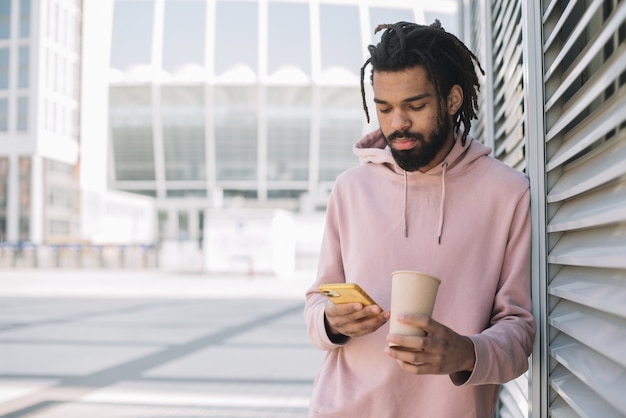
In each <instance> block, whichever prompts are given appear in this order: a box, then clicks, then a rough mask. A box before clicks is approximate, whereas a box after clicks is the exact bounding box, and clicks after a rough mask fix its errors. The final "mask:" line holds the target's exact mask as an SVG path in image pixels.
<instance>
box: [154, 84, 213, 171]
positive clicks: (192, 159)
mask: <svg viewBox="0 0 626 418" xmlns="http://www.w3.org/2000/svg"><path fill="white" fill-rule="evenodd" d="M161 120H162V124H163V147H164V159H165V178H166V180H204V179H206V166H205V161H206V158H205V156H206V152H205V138H204V137H205V133H204V129H205V128H204V87H203V86H191V87H183V86H167V87H163V88H162V91H161Z"/></svg>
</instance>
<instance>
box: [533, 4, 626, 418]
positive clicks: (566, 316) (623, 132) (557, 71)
mask: <svg viewBox="0 0 626 418" xmlns="http://www.w3.org/2000/svg"><path fill="white" fill-rule="evenodd" d="M544 3H545V4H544V9H543V32H544V40H545V41H544V45H543V59H544V68H545V73H544V84H545V90H544V91H545V103H544V111H545V114H546V116H545V127H546V135H545V141H546V151H547V152H546V173H547V178H546V181H547V184H548V185H549V187H548V192H547V196H546V198H547V210H548V214H549V216H548V219H546V226H547V233H548V237H547V238H548V243H549V251H548V254H547V255H546V256H547V261H548V281H549V283H548V289H547V292H548V306H549V312H547V316H546V317H547V324H544V326H545V327H546V331H547V336H548V339H549V341H550V343H549V349H548V353H549V357H548V358H547V361H546V365H547V367H548V368H549V376H548V381H547V382H545V383H544V384H546V385H547V386H548V398H549V404H548V411H546V414H545V416H554V417H561V416H567V417H578V416H580V417H622V416H626V397H624V393H625V392H624V390H625V389H626V304H625V301H626V126H625V125H626V112H625V111H624V109H626V85H625V84H626V83H625V81H626V44H625V43H624V37H625V32H626V1H622V0H607V1H599V0H587V1H582V0H579V1H569V2H565V1H552V2H544Z"/></svg>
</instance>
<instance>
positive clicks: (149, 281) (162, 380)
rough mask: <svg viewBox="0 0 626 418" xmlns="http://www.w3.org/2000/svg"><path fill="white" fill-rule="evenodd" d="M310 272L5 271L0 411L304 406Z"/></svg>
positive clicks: (242, 413) (312, 360)
mask: <svg viewBox="0 0 626 418" xmlns="http://www.w3.org/2000/svg"><path fill="white" fill-rule="evenodd" d="M311 279H312V278H311ZM308 281H309V278H307V277H303V278H293V279H279V278H272V277H266V278H249V277H226V278H214V277H205V276H202V275H176V274H163V273H160V272H141V273H137V272H132V271H108V272H107V271H97V272H87V271H79V270H77V271H71V272H64V271H62V270H52V271H37V270H26V271H19V270H3V271H0V416H2V417H37V418H43V417H45V418H52V417H59V418H61V417H62V418H78V417H80V418H100V417H102V418H109V417H116V418H118V417H123V418H131V417H224V418H226V417H250V418H252V417H255V418H258V417H273V418H278V417H289V418H291V417H293V418H295V417H306V416H307V405H308V398H309V395H310V391H311V387H312V381H313V378H314V376H315V374H316V372H317V370H318V368H319V365H320V362H321V359H322V356H323V353H322V352H320V351H318V350H315V349H313V348H312V347H311V345H310V344H309V342H308V339H307V336H306V329H305V326H304V321H303V318H302V309H303V301H304V290H305V289H306V287H307V285H308Z"/></svg>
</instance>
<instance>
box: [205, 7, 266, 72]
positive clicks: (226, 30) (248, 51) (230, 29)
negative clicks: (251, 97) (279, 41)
mask: <svg viewBox="0 0 626 418" xmlns="http://www.w3.org/2000/svg"><path fill="white" fill-rule="evenodd" d="M215 15H216V22H215V74H217V75H220V74H223V73H225V72H227V71H229V70H232V69H234V68H236V67H237V66H240V67H241V66H243V67H246V68H247V69H248V70H251V71H252V72H253V73H255V74H256V72H257V61H258V41H257V36H258V35H257V33H258V27H259V24H258V5H257V4H256V3H253V2H244V1H232V2H231V1H229V2H225V1H218V2H217V5H216V11H215Z"/></svg>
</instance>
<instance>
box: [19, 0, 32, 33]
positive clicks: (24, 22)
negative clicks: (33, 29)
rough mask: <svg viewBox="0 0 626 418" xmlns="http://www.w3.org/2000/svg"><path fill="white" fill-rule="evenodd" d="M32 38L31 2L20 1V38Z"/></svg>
mask: <svg viewBox="0 0 626 418" xmlns="http://www.w3.org/2000/svg"><path fill="white" fill-rule="evenodd" d="M29 36H30V0H21V1H20V38H28V37H29Z"/></svg>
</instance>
